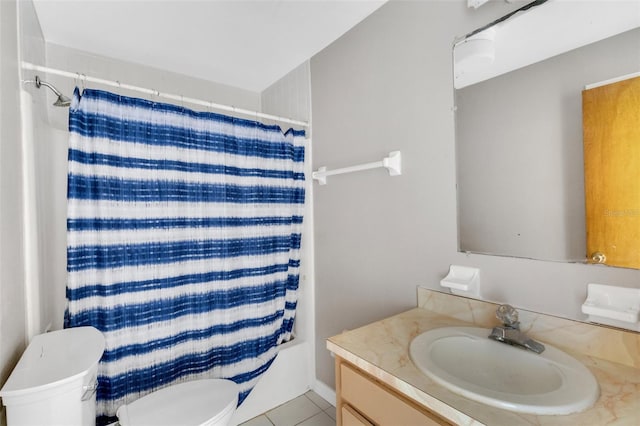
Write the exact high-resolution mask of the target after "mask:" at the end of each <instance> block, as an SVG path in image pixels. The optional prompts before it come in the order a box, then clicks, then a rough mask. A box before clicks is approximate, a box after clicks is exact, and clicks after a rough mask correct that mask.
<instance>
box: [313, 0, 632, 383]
mask: <svg viewBox="0 0 640 426" xmlns="http://www.w3.org/2000/svg"><path fill="white" fill-rule="evenodd" d="M520 5H521V4H520ZM520 5H519V4H517V3H516V4H507V3H505V2H489V3H487V4H486V5H484V6H482V7H481V8H479V9H478V10H468V9H467V8H466V1H463V0H459V1H455V2H454V1H429V2H413V1H392V2H390V3H388V4H386V5H384V6H383V7H382V8H381V9H379V10H378V11H376V12H375V13H374V14H373V15H371V16H370V17H369V18H367V19H366V20H365V21H363V22H362V23H361V24H359V25H358V26H357V27H355V28H354V29H352V30H351V31H350V32H348V33H347V34H346V35H345V36H343V37H342V38H340V39H339V40H338V41H336V42H335V43H333V44H332V45H331V46H329V47H328V48H326V49H325V50H323V51H322V52H320V53H319V54H317V55H316V56H314V57H313V58H312V60H311V77H312V79H311V82H312V111H313V139H314V140H313V161H314V166H313V167H314V169H316V168H317V167H319V166H328V167H329V168H331V167H340V166H347V165H351V164H358V163H361V162H368V161H375V160H379V159H380V158H382V157H383V156H385V155H386V154H387V153H388V152H390V151H393V150H400V151H402V156H403V174H402V176H398V177H389V175H388V174H387V173H386V172H385V171H384V170H371V171H366V172H361V173H354V174H350V175H343V176H336V177H333V178H330V179H329V183H328V184H327V185H326V186H317V185H316V186H315V187H314V221H315V235H314V237H315V259H316V313H317V314H316V333H317V335H316V374H317V377H318V379H319V380H321V381H323V382H325V383H327V384H328V385H330V386H333V383H334V375H333V374H334V373H333V360H332V359H331V357H330V356H329V354H328V352H327V350H326V349H325V342H324V340H325V339H326V338H327V337H330V336H332V335H334V334H337V333H340V332H341V331H342V330H344V329H351V328H355V327H358V326H361V325H364V324H366V323H368V322H371V321H374V320H378V319H381V318H384V317H386V316H389V315H391V314H394V313H397V312H400V311H403V310H406V309H408V308H411V307H414V306H415V304H416V290H415V287H416V286H417V285H424V286H427V287H430V288H434V289H438V288H439V281H440V279H441V278H442V277H443V276H444V275H446V272H447V270H448V267H449V265H450V264H461V265H469V266H476V267H479V268H480V269H481V279H482V298H483V299H486V300H492V301H500V302H508V303H511V304H513V305H514V306H516V307H521V308H526V309H529V310H533V311H538V312H543V313H549V314H553V315H558V316H561V317H566V318H573V319H579V320H583V319H584V317H583V316H582V314H581V313H580V304H581V303H582V302H583V300H584V298H585V295H586V285H587V283H588V282H601V283H608V284H616V285H622V286H630V287H640V271H637V270H627V269H617V268H607V267H601V266H593V265H575V264H565V263H553V262H542V261H533V260H527V259H513V258H506V257H494V256H484V255H465V254H462V253H458V252H457V226H456V181H455V143H454V115H453V111H452V109H453V99H454V98H453V78H452V74H453V73H452V52H451V48H452V43H453V40H454V38H455V37H456V36H460V35H464V34H466V33H468V32H470V31H471V30H473V29H475V28H477V27H480V26H482V25H484V24H487V23H489V22H491V21H492V20H493V19H496V18H498V17H500V16H502V15H504V14H506V13H508V12H509V11H510V10H513V9H515V8H517V7H519V6H520Z"/></svg>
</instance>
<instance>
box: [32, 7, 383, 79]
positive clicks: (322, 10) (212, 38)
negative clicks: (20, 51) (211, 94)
mask: <svg viewBox="0 0 640 426" xmlns="http://www.w3.org/2000/svg"><path fill="white" fill-rule="evenodd" d="M385 2H386V0H321V1H311V0H288V1H285V0H261V1H260V0H253V1H249V0H235V1H232V0H200V1H181V0H129V1H123V0H85V1H79V0H66V1H64V0H34V4H35V8H36V12H37V14H38V19H39V21H40V26H41V27H42V32H43V35H44V38H45V40H46V42H47V43H54V44H58V45H62V46H66V47H71V48H74V49H79V50H83V51H87V52H91V53H94V54H97V55H102V56H106V57H110V58H114V59H119V60H123V61H127V62H133V63H139V64H144V65H148V66H151V67H155V68H159V69H163V70H167V71H172V72H176V73H180V74H185V75H188V76H191V77H196V78H201V79H204V80H209V81H213V82H216V83H221V84H226V85H229V86H234V87H239V88H242V89H246V90H251V91H254V92H261V91H262V90H264V89H266V88H267V87H269V86H270V85H271V84H273V83H274V82H276V81H277V80H279V79H280V78H281V77H283V76H284V75H286V74H287V73H288V72H289V71H291V70H293V69H294V68H296V67H297V66H299V65H300V64H302V63H303V62H304V61H306V60H307V59H309V58H311V57H312V56H313V55H314V54H316V53H318V52H319V51H321V50H322V49H324V48H325V47H326V46H328V45H329V44H331V43H332V42H333V41H335V40H336V39H338V38H339V37H340V36H341V35H342V34H344V33H345V32H347V31H348V30H349V29H350V28H352V27H353V26H355V25H356V24H357V23H358V22H360V21H361V20H363V19H364V18H365V17H367V16H368V15H369V14H371V13H372V12H373V11H375V10H376V9H377V8H379V7H380V6H381V5H382V4H384V3H385Z"/></svg>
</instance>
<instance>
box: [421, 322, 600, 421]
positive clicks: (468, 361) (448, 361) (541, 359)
mask: <svg viewBox="0 0 640 426" xmlns="http://www.w3.org/2000/svg"><path fill="white" fill-rule="evenodd" d="M490 332H491V330H489V329H486V328H477V327H443V328H437V329H434V330H430V331H427V332H426V333H423V334H421V335H419V336H417V337H416V338H415V339H413V341H412V342H411V346H410V348H409V354H410V356H411V360H412V361H413V363H414V364H415V365H416V366H417V367H418V368H419V369H420V370H421V371H422V372H423V373H424V374H426V375H427V376H428V377H429V378H431V379H432V380H433V381H435V382H437V383H439V384H440V385H442V386H444V387H446V388H447V389H449V390H451V391H452V392H455V393H457V394H460V395H462V396H464V397H467V398H469V399H472V400H474V401H478V402H481V403H484V404H487V405H491V406H493V407H498V408H502V409H505V410H511V411H516V412H520V413H531V414H556V415H558V414H571V413H577V412H580V411H583V410H585V409H587V408H589V407H591V406H592V405H593V404H594V403H595V401H596V400H597V399H598V396H599V393H600V389H599V387H598V382H597V381H596V379H595V377H593V374H591V372H590V371H589V370H588V369H587V368H586V367H585V366H584V365H582V364H581V363H580V362H579V361H578V360H576V359H574V358H572V357H571V356H569V355H567V354H566V353H564V352H562V351H560V350H558V349H556V348H553V347H550V346H549V345H546V350H545V351H544V352H543V353H542V354H536V353H534V352H532V351H529V350H525V349H521V348H517V347H514V346H510V345H508V344H505V343H500V342H496V341H494V340H491V339H489V338H488V337H487V336H489V333H490Z"/></svg>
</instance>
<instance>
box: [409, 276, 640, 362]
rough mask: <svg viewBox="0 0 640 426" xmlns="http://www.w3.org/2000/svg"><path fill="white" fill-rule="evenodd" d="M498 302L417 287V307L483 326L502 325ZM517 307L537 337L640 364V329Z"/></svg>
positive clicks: (524, 325)
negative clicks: (630, 328)
mask: <svg viewBox="0 0 640 426" xmlns="http://www.w3.org/2000/svg"><path fill="white" fill-rule="evenodd" d="M505 303H507V302H505ZM498 306H500V305H499V304H497V303H491V302H485V301H482V300H476V299H469V298H466V297H461V296H455V295H452V294H448V293H441V292H438V291H435V290H431V289H427V288H422V287H418V307H420V308H423V309H427V310H429V311H432V312H435V313H439V314H442V315H446V316H449V317H452V318H456V319H459V320H461V321H465V322H470V323H473V324H475V325H478V326H480V327H488V328H491V327H494V326H496V325H500V321H499V320H498V319H497V318H496V316H495V312H496V309H497V308H498ZM516 309H518V314H519V318H520V328H521V329H522V331H524V332H525V333H527V334H528V335H530V336H531V337H533V338H534V339H536V340H540V341H542V342H544V343H550V344H552V345H553V346H556V347H558V348H561V349H563V350H565V351H568V352H574V353H581V354H584V355H587V356H594V357H597V358H601V359H604V360H607V361H612V362H616V363H619V364H623V365H627V366H630V367H635V368H640V333H636V332H633V331H627V330H622V329H617V328H613V327H607V326H600V325H596V324H589V323H584V322H579V321H573V320H568V319H564V318H558V317H553V316H550V315H544V314H539V313H536V312H531V311H526V310H523V309H519V308H517V307H516Z"/></svg>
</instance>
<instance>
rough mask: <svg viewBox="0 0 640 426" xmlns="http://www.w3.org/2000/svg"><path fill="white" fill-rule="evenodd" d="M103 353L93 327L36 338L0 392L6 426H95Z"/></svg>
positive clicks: (71, 329)
mask: <svg viewBox="0 0 640 426" xmlns="http://www.w3.org/2000/svg"><path fill="white" fill-rule="evenodd" d="M104 347H105V341H104V336H103V335H102V333H101V332H100V331H98V330H97V329H95V328H93V327H76V328H68V329H65V330H59V331H53V332H51V333H45V334H40V335H38V336H35V337H34V338H33V340H32V341H31V343H29V346H28V347H27V350H26V351H25V352H24V353H23V354H22V357H21V358H20V361H18V364H17V365H16V367H15V368H14V370H13V371H12V372H11V375H10V376H9V379H7V382H6V383H5V384H4V386H3V387H2V389H1V390H0V397H2V403H3V404H4V405H5V406H6V407H7V410H6V411H7V425H8V426H21V425H38V426H46V425H69V426H80V425H82V426H85V425H95V421H96V395H95V390H96V388H97V384H98V382H97V370H98V361H99V360H100V358H101V357H102V353H103V352H104Z"/></svg>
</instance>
